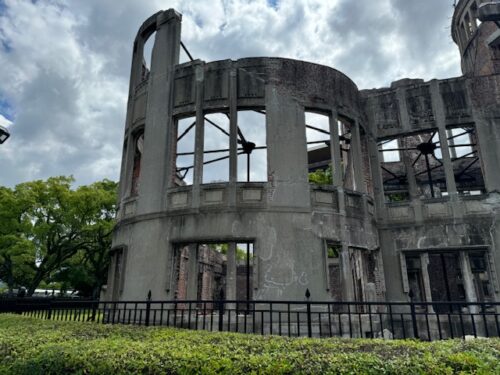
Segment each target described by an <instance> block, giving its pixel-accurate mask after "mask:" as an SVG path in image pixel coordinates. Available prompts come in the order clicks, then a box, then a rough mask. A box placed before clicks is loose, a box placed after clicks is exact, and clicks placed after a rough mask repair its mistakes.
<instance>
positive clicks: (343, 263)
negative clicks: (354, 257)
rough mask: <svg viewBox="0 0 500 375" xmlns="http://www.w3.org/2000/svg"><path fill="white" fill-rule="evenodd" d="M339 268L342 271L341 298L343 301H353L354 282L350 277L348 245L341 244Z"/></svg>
mask: <svg viewBox="0 0 500 375" xmlns="http://www.w3.org/2000/svg"><path fill="white" fill-rule="evenodd" d="M340 269H341V272H342V274H341V275H342V299H343V300H344V301H354V298H355V297H354V284H353V279H352V269H351V261H350V256H349V247H348V246H347V244H344V243H343V244H342V251H341V252H340Z"/></svg>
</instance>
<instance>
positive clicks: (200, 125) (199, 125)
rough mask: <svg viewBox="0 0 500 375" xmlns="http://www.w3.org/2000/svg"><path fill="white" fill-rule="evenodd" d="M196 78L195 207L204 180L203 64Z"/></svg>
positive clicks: (198, 68)
mask: <svg viewBox="0 0 500 375" xmlns="http://www.w3.org/2000/svg"><path fill="white" fill-rule="evenodd" d="M195 78H196V101H195V106H196V125H195V135H194V169H193V190H192V205H193V208H198V207H199V206H200V193H201V189H200V185H201V184H202V182H203V159H204V155H203V151H204V148H205V117H204V114H203V86H204V85H203V84H204V72H203V65H196V66H195Z"/></svg>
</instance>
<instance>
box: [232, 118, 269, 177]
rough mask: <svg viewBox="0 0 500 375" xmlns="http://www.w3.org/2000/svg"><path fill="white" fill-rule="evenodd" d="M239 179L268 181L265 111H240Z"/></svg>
mask: <svg viewBox="0 0 500 375" xmlns="http://www.w3.org/2000/svg"><path fill="white" fill-rule="evenodd" d="M238 181H246V182H251V181H261V182H265V181H267V143H266V116H265V112H264V111H261V110H252V111H239V112H238Z"/></svg>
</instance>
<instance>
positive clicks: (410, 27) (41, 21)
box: [0, 0, 460, 186]
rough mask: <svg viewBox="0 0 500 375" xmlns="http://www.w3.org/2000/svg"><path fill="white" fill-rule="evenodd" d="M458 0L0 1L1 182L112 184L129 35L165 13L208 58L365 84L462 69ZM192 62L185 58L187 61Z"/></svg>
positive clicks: (115, 174)
mask: <svg viewBox="0 0 500 375" xmlns="http://www.w3.org/2000/svg"><path fill="white" fill-rule="evenodd" d="M452 4H453V0H418V1H411V0H377V1H374V0H267V1H266V0H191V1H186V0H184V1H180V0H179V1H175V0H148V1H143V0H120V1H116V0H114V1H111V0H0V125H4V126H8V127H9V130H10V132H11V135H12V136H11V138H10V139H9V140H8V141H7V142H6V143H4V144H3V145H0V185H6V186H14V185H15V184H17V183H19V182H23V181H28V180H33V179H40V178H47V177H49V176H55V175H70V174H71V175H73V176H74V177H75V179H76V181H77V184H87V183H91V182H94V181H96V180H100V179H102V178H110V179H117V178H118V174H119V166H120V158H121V144H122V142H123V127H124V119H125V111H126V96H127V90H128V75H129V70H130V58H131V52H132V42H133V39H134V36H135V33H136V31H137V29H138V27H139V26H140V24H141V23H142V22H143V21H144V20H145V19H146V18H147V17H148V16H150V15H151V14H153V13H155V12H156V11H158V10H160V9H168V8H176V9H177V10H178V11H179V12H181V13H182V14H183V26H182V27H183V30H182V40H183V41H184V43H185V44H186V46H187V47H188V49H189V50H190V52H191V54H192V55H193V56H194V57H195V58H200V59H203V60H205V61H211V60H219V59H225V58H232V59H237V58H240V57H246V56H280V57H290V58H295V59H301V60H308V61H312V62H317V63H321V64H326V65H329V66H332V67H335V68H337V69H339V70H341V71H343V72H344V73H346V74H347V75H348V76H350V77H351V78H352V79H353V80H354V81H355V82H356V84H357V85H358V87H359V88H373V87H381V86H387V85H389V84H390V82H391V81H393V80H396V79H400V78H404V77H413V78H424V79H426V80H427V79H432V78H447V77H451V76H457V75H460V68H459V55H458V50H457V48H456V47H455V45H454V44H453V42H452V40H451V37H450V19H451V16H452V12H453V7H452ZM183 59H184V60H186V57H185V56H183Z"/></svg>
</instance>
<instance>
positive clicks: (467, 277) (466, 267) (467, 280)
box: [460, 251, 478, 313]
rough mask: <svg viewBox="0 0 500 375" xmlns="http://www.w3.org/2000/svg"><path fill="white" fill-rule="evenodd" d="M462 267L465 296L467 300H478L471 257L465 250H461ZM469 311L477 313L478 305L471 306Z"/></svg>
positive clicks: (472, 301)
mask: <svg viewBox="0 0 500 375" xmlns="http://www.w3.org/2000/svg"><path fill="white" fill-rule="evenodd" d="M460 269H461V270H462V278H463V282H464V289H465V298H466V300H467V302H471V303H474V302H477V295H476V289H475V288H474V276H473V275H472V270H471V268H470V262H469V257H468V255H467V252H465V251H461V252H460ZM469 311H470V312H471V313H477V312H478V306H470V307H469Z"/></svg>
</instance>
